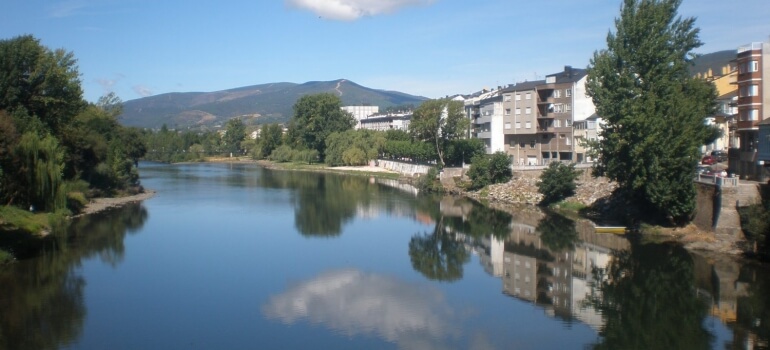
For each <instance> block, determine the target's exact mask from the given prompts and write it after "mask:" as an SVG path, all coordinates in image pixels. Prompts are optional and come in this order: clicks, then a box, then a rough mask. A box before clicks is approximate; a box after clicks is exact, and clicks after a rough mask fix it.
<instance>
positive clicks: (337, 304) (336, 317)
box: [263, 269, 454, 348]
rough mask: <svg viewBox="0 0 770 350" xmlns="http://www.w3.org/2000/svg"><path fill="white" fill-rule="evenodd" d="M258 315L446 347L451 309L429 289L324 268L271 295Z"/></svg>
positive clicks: (404, 344) (407, 345)
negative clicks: (321, 271) (286, 289)
mask: <svg viewBox="0 0 770 350" xmlns="http://www.w3.org/2000/svg"><path fill="white" fill-rule="evenodd" d="M263 312H264V314H265V315H266V316H267V317H269V318H271V319H278V320H280V321H281V322H283V323H284V324H293V323H295V322H299V321H301V320H303V319H307V320H308V321H310V322H311V323H314V324H322V325H324V326H325V327H328V328H330V329H332V330H335V331H337V332H340V333H342V334H345V335H347V336H354V335H368V334H375V335H378V336H379V337H381V338H384V339H385V340H387V341H389V342H395V343H397V344H399V345H400V346H401V347H402V348H414V347H420V348H446V347H447V345H448V344H442V343H439V342H440V341H441V342H443V340H447V339H446V338H451V337H452V335H453V333H454V332H453V331H452V328H451V327H450V326H449V323H448V321H449V320H451V319H452V318H453V311H452V309H451V308H450V307H449V305H447V303H446V301H445V299H444V297H443V294H442V293H441V292H440V291H438V290H436V289H433V288H429V287H425V286H421V285H417V284H411V283H408V282H404V281H401V280H398V279H396V278H393V277H389V276H383V275H377V274H372V273H364V272H362V271H358V270H353V269H348V270H337V271H330V272H326V273H323V274H321V275H319V276H318V277H316V278H314V279H312V280H310V281H307V282H303V283H300V284H299V285H297V286H294V287H292V288H291V289H289V290H288V291H286V292H284V293H282V294H279V295H276V296H273V297H272V298H270V301H269V302H268V303H267V305H265V306H264V308H263Z"/></svg>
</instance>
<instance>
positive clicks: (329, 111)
mask: <svg viewBox="0 0 770 350" xmlns="http://www.w3.org/2000/svg"><path fill="white" fill-rule="evenodd" d="M355 123H356V121H355V119H354V118H353V116H352V115H351V114H350V113H348V112H346V111H343V110H342V101H341V100H340V98H339V97H338V96H337V95H334V94H330V93H321V94H315V95H305V96H302V97H301V98H300V99H299V100H297V102H296V103H295V104H294V117H292V119H291V122H290V123H289V133H288V135H287V137H288V140H289V142H290V146H291V147H293V148H297V149H300V148H309V149H314V150H316V151H318V155H319V156H320V158H321V159H322V160H323V159H326V137H327V136H329V135H330V134H331V133H333V132H343V131H346V130H349V129H352V128H353V126H355Z"/></svg>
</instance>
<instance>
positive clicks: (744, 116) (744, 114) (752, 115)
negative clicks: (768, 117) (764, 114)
mask: <svg viewBox="0 0 770 350" xmlns="http://www.w3.org/2000/svg"><path fill="white" fill-rule="evenodd" d="M758 119H759V110H758V109H745V110H743V111H741V120H742V121H755V120H758Z"/></svg>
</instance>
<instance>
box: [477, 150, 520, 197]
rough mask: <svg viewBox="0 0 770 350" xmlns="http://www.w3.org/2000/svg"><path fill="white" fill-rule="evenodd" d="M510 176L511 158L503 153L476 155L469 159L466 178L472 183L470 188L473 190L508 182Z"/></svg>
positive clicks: (511, 173) (511, 174)
mask: <svg viewBox="0 0 770 350" xmlns="http://www.w3.org/2000/svg"><path fill="white" fill-rule="evenodd" d="M512 176H513V172H512V171H511V158H510V157H508V155H507V154H505V153H504V152H495V153H494V154H491V155H488V154H479V155H476V156H475V157H473V159H471V168H470V170H468V177H470V178H471V182H472V184H471V188H474V189H478V188H482V187H484V186H487V185H491V184H496V183H503V182H508V181H509V180H510V179H511V177H512Z"/></svg>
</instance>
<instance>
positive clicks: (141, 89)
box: [132, 85, 152, 97]
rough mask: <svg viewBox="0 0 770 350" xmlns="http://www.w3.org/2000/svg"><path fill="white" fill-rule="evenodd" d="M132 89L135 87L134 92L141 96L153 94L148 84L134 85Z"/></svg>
mask: <svg viewBox="0 0 770 350" xmlns="http://www.w3.org/2000/svg"><path fill="white" fill-rule="evenodd" d="M132 89H134V92H136V94H137V95H139V96H141V97H147V96H152V90H150V88H149V87H147V86H144V85H134V86H133V87H132Z"/></svg>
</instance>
